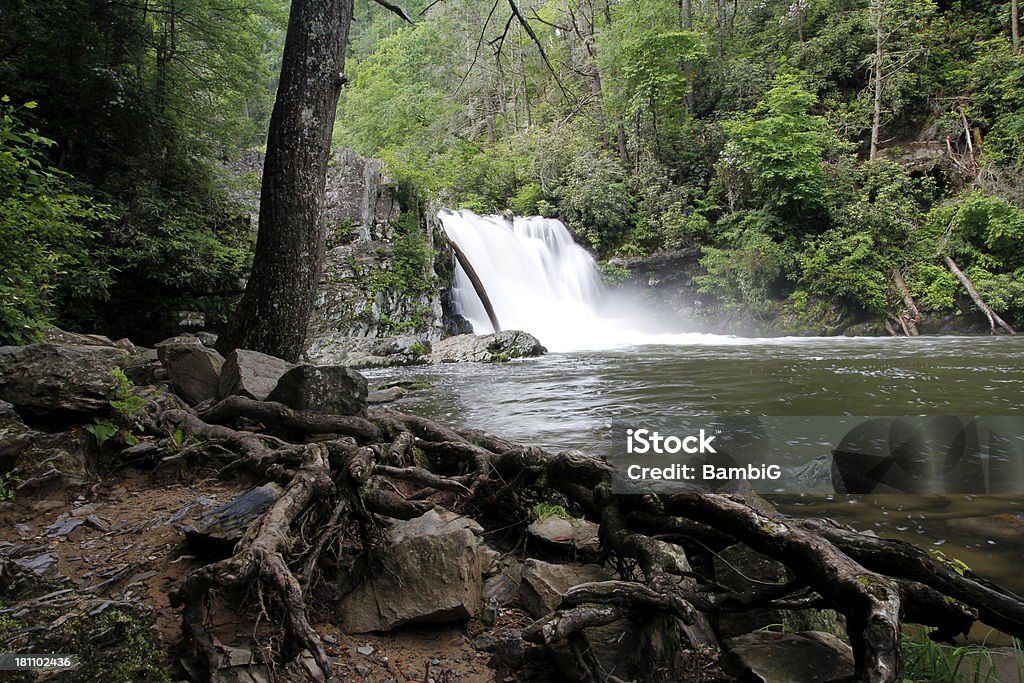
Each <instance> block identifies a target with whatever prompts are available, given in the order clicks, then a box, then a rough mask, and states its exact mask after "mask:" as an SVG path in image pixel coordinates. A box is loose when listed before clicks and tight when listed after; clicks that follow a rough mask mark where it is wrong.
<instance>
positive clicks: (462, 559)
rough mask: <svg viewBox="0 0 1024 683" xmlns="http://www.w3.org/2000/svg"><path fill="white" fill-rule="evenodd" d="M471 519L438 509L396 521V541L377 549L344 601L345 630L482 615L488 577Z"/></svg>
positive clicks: (364, 630)
mask: <svg viewBox="0 0 1024 683" xmlns="http://www.w3.org/2000/svg"><path fill="white" fill-rule="evenodd" d="M448 514H451V513H448ZM424 518H426V519H424ZM459 520H464V521H459ZM470 522H471V520H468V519H466V518H457V519H455V518H450V519H448V520H446V519H445V515H444V514H443V513H438V512H436V511H432V512H428V513H426V514H425V515H423V516H422V517H418V518H415V519H411V520H408V521H404V522H396V523H395V524H394V527H393V528H392V531H391V544H390V545H389V546H388V547H386V548H385V549H383V550H381V551H379V552H377V553H376V554H375V556H374V557H373V560H372V561H373V565H372V566H371V568H370V571H368V572H367V573H366V577H367V578H366V580H365V581H364V582H363V583H361V584H359V585H358V586H356V587H355V589H354V590H352V592H350V593H349V594H348V595H346V596H345V597H344V598H342V599H341V601H340V603H339V605H338V615H339V618H340V620H341V622H342V626H343V628H344V629H345V631H346V632H348V633H368V632H370V631H387V630H390V629H392V628H395V627H396V626H401V625H403V624H409V623H427V622H430V623H434V622H446V621H459V620H463V619H468V618H470V617H472V616H473V615H474V614H476V612H477V610H478V609H479V608H480V596H481V588H482V582H481V570H480V554H479V552H478V551H477V545H478V541H477V538H476V534H475V533H474V531H473V527H472V525H471V524H470Z"/></svg>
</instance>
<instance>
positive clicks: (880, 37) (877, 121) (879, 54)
mask: <svg viewBox="0 0 1024 683" xmlns="http://www.w3.org/2000/svg"><path fill="white" fill-rule="evenodd" d="M871 12H872V15H873V17H872V18H873V20H874V21H873V23H874V25H875V63H874V79H873V80H874V90H875V93H874V94H875V108H874V114H873V115H872V117H871V153H870V158H871V159H874V158H875V157H877V156H878V139H879V135H880V133H881V130H882V89H883V87H884V85H885V84H884V82H883V78H884V75H883V71H882V60H883V58H884V57H885V54H884V52H883V48H884V46H885V31H884V26H885V0H874V2H873V3H872V5H871Z"/></svg>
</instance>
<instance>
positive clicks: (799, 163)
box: [720, 73, 829, 216]
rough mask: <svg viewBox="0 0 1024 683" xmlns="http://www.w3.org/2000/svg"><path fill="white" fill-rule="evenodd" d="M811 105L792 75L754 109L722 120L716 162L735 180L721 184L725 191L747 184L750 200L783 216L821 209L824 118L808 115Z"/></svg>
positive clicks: (812, 100)
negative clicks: (725, 138)
mask: <svg viewBox="0 0 1024 683" xmlns="http://www.w3.org/2000/svg"><path fill="white" fill-rule="evenodd" d="M815 104H817V97H816V96H815V95H814V94H813V93H810V92H808V91H807V90H806V89H804V87H803V85H802V84H801V83H800V80H799V79H798V78H797V76H795V75H793V74H789V73H784V74H781V75H779V76H776V77H775V79H774V81H773V82H772V88H771V89H770V90H769V91H768V95H767V97H766V99H765V100H763V101H762V102H760V103H758V105H757V107H755V108H754V109H753V110H752V111H750V112H747V113H743V114H740V115H738V116H736V117H734V118H732V119H731V120H729V121H726V122H725V129H726V131H727V132H728V133H729V142H728V143H727V145H726V148H725V151H724V152H723V156H722V161H721V162H720V163H721V165H722V166H723V167H724V168H723V170H726V169H728V170H731V171H734V172H735V173H736V174H737V175H738V176H739V179H738V180H737V179H730V180H729V181H728V182H727V183H726V191H727V192H732V193H735V192H737V191H739V190H740V187H739V186H738V183H743V184H746V183H749V185H750V188H751V190H752V193H753V197H752V198H751V199H753V198H757V199H759V200H761V201H762V202H764V206H766V207H769V208H773V209H776V210H779V211H780V212H782V213H783V215H797V216H799V215H801V214H805V213H807V212H808V211H813V210H815V209H819V208H821V207H822V206H823V205H824V203H825V200H826V199H827V196H828V191H827V185H826V178H825V171H824V169H823V167H822V161H823V159H824V154H825V150H826V148H827V146H828V143H829V133H828V131H827V128H826V125H825V119H824V118H823V117H821V116H817V115H814V114H811V113H810V110H811V107H812V106H814V105H815ZM747 201H748V202H749V201H750V200H749V199H748V200H747Z"/></svg>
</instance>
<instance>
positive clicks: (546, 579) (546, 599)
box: [519, 558, 615, 619]
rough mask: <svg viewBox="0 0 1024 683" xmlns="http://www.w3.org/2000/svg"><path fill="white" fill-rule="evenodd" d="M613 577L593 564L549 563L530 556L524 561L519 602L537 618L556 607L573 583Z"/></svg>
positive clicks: (574, 584) (577, 583) (604, 579)
mask: <svg viewBox="0 0 1024 683" xmlns="http://www.w3.org/2000/svg"><path fill="white" fill-rule="evenodd" d="M613 578H615V577H614V576H612V574H611V573H610V572H609V571H607V570H606V569H604V568H603V567H600V566H598V565H596V564H549V563H547V562H542V561H540V560H535V559H533V558H530V559H528V560H526V562H524V563H523V568H522V581H521V583H520V585H519V602H520V603H521V604H522V607H523V609H525V610H526V611H527V612H529V613H530V614H531V615H532V616H533V617H534V618H538V619H539V618H540V617H542V616H544V615H545V614H548V613H550V612H552V611H554V610H555V609H557V608H558V604H559V603H560V602H561V601H562V595H563V594H565V591H567V590H569V589H570V588H572V587H573V586H578V585H580V584H581V583H590V582H592V581H609V580H611V579H613Z"/></svg>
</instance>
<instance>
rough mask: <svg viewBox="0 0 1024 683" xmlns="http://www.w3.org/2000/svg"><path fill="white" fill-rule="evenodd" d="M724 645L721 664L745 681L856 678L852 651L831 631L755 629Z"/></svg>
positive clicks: (830, 682)
mask: <svg viewBox="0 0 1024 683" xmlns="http://www.w3.org/2000/svg"><path fill="white" fill-rule="evenodd" d="M725 645H726V653H725V654H724V655H723V657H722V659H721V662H722V667H723V668H724V669H725V670H726V671H727V672H729V673H731V674H733V675H734V676H738V677H740V678H742V679H743V680H744V681H757V682H762V683H838V682H839V681H848V680H850V679H852V678H853V651H852V650H851V649H850V646H849V645H847V644H846V643H844V642H843V641H841V640H839V639H838V638H836V637H835V636H833V635H831V634H829V633H821V632H819V631H803V632H800V633H773V632H771V631H756V632H754V633H748V634H746V635H742V636H738V637H736V638H732V639H730V640H728V641H726V643H725Z"/></svg>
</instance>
